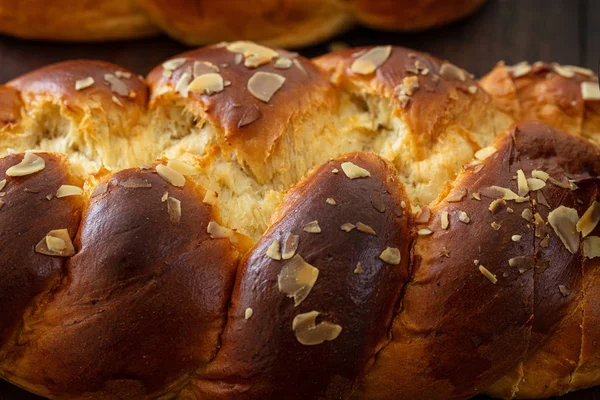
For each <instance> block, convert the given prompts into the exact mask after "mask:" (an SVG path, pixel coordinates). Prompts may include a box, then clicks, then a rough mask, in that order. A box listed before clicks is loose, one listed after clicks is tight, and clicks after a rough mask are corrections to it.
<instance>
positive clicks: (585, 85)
mask: <svg viewBox="0 0 600 400" xmlns="http://www.w3.org/2000/svg"><path fill="white" fill-rule="evenodd" d="M581 97H582V98H583V100H600V88H599V87H598V82H581Z"/></svg>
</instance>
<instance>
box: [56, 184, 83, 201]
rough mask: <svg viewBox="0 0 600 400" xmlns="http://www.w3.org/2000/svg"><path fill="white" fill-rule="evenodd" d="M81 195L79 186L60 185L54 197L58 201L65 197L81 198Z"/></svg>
mask: <svg viewBox="0 0 600 400" xmlns="http://www.w3.org/2000/svg"><path fill="white" fill-rule="evenodd" d="M82 194H83V189H82V188H80V187H79V186H73V185H62V186H61V187H59V188H58V190H57V191H56V197H58V198H59V199H60V198H62V197H67V196H81V195H82Z"/></svg>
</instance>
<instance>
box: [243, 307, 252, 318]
mask: <svg viewBox="0 0 600 400" xmlns="http://www.w3.org/2000/svg"><path fill="white" fill-rule="evenodd" d="M252 314H254V310H252V309H251V308H250V307H248V308H246V311H244V319H245V320H249V319H250V317H252Z"/></svg>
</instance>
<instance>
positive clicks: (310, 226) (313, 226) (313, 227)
mask: <svg viewBox="0 0 600 400" xmlns="http://www.w3.org/2000/svg"><path fill="white" fill-rule="evenodd" d="M302 230H303V231H304V232H308V233H321V227H320V226H319V222H318V221H316V220H315V221H310V222H309V223H307V224H306V225H304V228H302Z"/></svg>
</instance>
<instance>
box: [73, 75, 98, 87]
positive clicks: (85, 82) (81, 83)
mask: <svg viewBox="0 0 600 400" xmlns="http://www.w3.org/2000/svg"><path fill="white" fill-rule="evenodd" d="M94 82H95V81H94V78H92V77H91V76H88V77H87V78H83V79H79V80H77V81H75V90H83V89H87V88H89V87H90V86H92V85H93V84H94Z"/></svg>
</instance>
